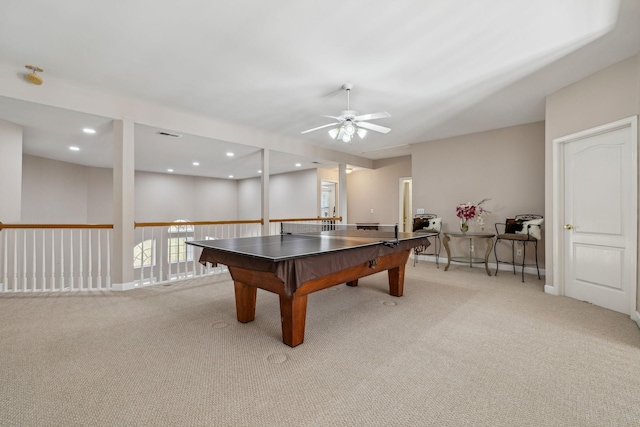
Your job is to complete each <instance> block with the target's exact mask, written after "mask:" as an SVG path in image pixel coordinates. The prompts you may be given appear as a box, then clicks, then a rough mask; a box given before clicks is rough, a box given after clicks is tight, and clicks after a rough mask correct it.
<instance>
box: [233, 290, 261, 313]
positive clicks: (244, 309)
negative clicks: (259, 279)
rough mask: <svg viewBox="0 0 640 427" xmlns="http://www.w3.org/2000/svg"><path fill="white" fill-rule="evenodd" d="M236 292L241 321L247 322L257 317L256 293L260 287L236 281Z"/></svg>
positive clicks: (237, 308) (237, 309) (237, 311)
mask: <svg viewBox="0 0 640 427" xmlns="http://www.w3.org/2000/svg"><path fill="white" fill-rule="evenodd" d="M233 287H234V290H235V293H236V316H237V318H238V321H239V322H242V323H247V322H251V321H252V320H253V319H255V318H256V295H257V293H258V288H256V287H253V286H249V285H246V284H244V283H242V282H238V281H234V282H233Z"/></svg>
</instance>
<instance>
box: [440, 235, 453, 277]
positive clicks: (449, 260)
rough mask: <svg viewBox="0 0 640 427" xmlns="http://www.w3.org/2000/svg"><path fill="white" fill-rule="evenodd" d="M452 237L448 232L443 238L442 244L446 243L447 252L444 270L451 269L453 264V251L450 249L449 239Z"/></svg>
mask: <svg viewBox="0 0 640 427" xmlns="http://www.w3.org/2000/svg"><path fill="white" fill-rule="evenodd" d="M450 239H451V237H449V236H447V235H446V234H445V235H444V238H443V239H442V244H443V245H444V250H445V251H446V252H447V266H446V267H445V268H444V271H447V270H448V269H449V266H450V265H451V252H450V251H449V240H450Z"/></svg>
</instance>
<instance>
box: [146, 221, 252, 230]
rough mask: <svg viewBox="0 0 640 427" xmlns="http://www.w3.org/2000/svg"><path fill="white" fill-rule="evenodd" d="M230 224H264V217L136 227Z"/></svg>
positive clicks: (170, 222)
mask: <svg viewBox="0 0 640 427" xmlns="http://www.w3.org/2000/svg"><path fill="white" fill-rule="evenodd" d="M229 224H264V220H262V219H242V220H240V219H239V220H230V221H177V222H176V221H169V222H134V227H135V228H138V227H173V226H184V225H229Z"/></svg>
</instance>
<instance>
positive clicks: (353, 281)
mask: <svg viewBox="0 0 640 427" xmlns="http://www.w3.org/2000/svg"><path fill="white" fill-rule="evenodd" d="M347 286H351V287H356V286H358V279H356V280H352V281H350V282H347Z"/></svg>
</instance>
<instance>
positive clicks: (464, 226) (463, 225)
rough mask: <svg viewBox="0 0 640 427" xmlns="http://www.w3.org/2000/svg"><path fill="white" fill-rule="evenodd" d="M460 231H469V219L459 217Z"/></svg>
mask: <svg viewBox="0 0 640 427" xmlns="http://www.w3.org/2000/svg"><path fill="white" fill-rule="evenodd" d="M460 231H462V232H463V233H466V232H467V231H469V220H468V219H465V218H460Z"/></svg>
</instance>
